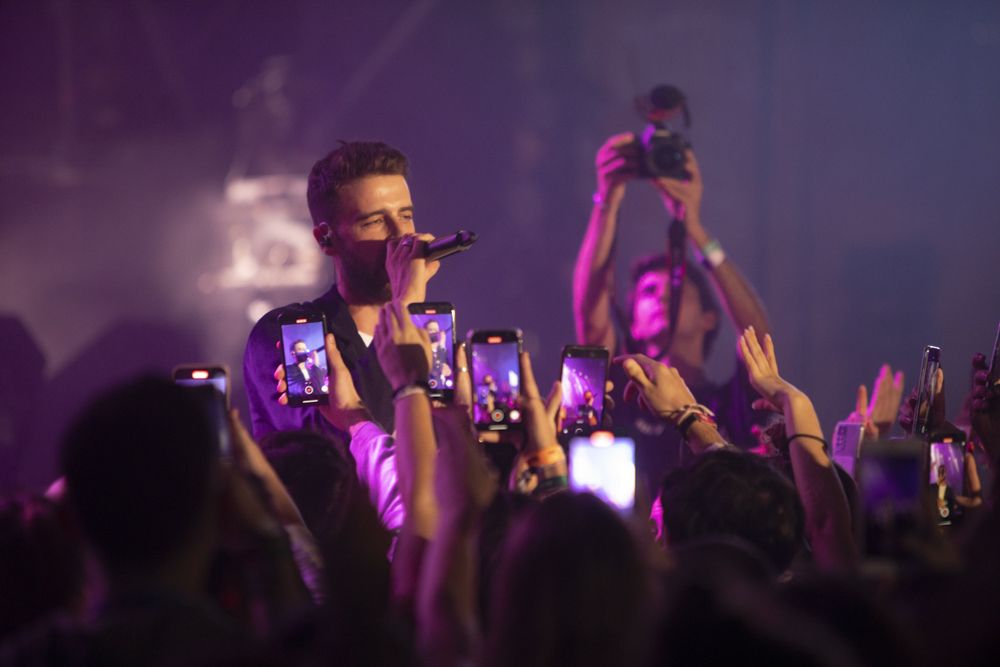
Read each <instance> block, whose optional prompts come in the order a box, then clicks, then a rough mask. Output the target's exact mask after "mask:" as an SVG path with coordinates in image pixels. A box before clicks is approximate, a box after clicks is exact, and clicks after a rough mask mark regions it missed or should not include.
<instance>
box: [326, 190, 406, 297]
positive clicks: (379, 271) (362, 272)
mask: <svg viewBox="0 0 1000 667" xmlns="http://www.w3.org/2000/svg"><path fill="white" fill-rule="evenodd" d="M338 194H339V195H340V201H339V204H338V207H337V208H338V215H337V222H336V225H335V227H334V230H335V233H336V255H335V256H336V259H337V263H338V269H339V271H338V273H339V276H340V278H341V279H342V280H343V281H344V282H345V283H346V284H345V285H344V287H346V288H347V290H348V291H349V293H350V294H351V295H353V296H354V297H355V300H360V301H364V302H369V303H385V302H387V301H389V299H390V298H391V291H390V290H389V276H388V274H387V273H386V270H385V252H386V241H387V240H388V239H391V238H396V237H398V236H402V235H404V234H412V233H414V231H415V230H414V226H413V200H412V199H411V198H410V188H409V186H408V185H407V183H406V179H405V178H403V177H402V176H395V175H390V176H365V177H364V178H359V179H358V180H356V181H352V182H350V183H348V184H346V185H344V186H342V187H341V188H340V190H339V193H338Z"/></svg>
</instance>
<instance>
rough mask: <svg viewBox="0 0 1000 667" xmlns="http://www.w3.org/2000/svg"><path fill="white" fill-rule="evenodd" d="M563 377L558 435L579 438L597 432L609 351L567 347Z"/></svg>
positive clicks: (601, 414) (585, 347)
mask: <svg viewBox="0 0 1000 667" xmlns="http://www.w3.org/2000/svg"><path fill="white" fill-rule="evenodd" d="M561 378H562V404H561V405H560V407H559V432H560V433H561V434H563V435H574V436H576V435H588V434H590V433H593V432H594V431H596V430H598V429H599V428H600V426H601V420H602V419H603V418H604V384H605V382H607V379H608V348H606V347H591V346H583V345H567V346H566V347H564V348H563V351H562V374H561Z"/></svg>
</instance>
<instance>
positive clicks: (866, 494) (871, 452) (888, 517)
mask: <svg viewBox="0 0 1000 667" xmlns="http://www.w3.org/2000/svg"><path fill="white" fill-rule="evenodd" d="M926 461H927V443H925V442H923V441H922V440H917V439H911V440H891V441H887V440H880V441H877V442H865V443H863V445H862V448H861V457H860V458H859V459H858V467H857V482H858V489H859V492H860V495H861V502H860V504H859V505H860V507H859V513H860V516H859V517H858V519H859V520H858V521H856V525H857V527H858V530H859V544H860V545H861V546H862V549H863V551H864V553H865V555H866V556H867V557H869V558H876V559H889V560H897V561H898V560H905V559H906V558H907V556H908V555H909V554H912V550H911V547H912V545H913V544H915V543H919V541H920V539H919V538H920V536H921V535H923V534H924V533H925V530H926V527H927V526H928V525H930V524H929V518H930V517H929V514H928V512H927V503H926V501H925V498H926V493H925V489H926V488H927V483H926V479H927V477H926V475H927V470H926Z"/></svg>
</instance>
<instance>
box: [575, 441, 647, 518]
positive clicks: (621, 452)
mask: <svg viewBox="0 0 1000 667" xmlns="http://www.w3.org/2000/svg"><path fill="white" fill-rule="evenodd" d="M569 486H570V488H571V489H573V490H574V491H578V492H584V493H592V494H594V495H595V496H597V497H598V498H600V499H601V500H603V501H604V502H606V503H607V504H608V505H610V506H611V507H613V508H615V509H616V510H618V511H619V512H621V513H623V514H629V513H631V512H632V509H633V508H634V507H635V440H633V439H632V438H616V437H615V436H614V435H613V434H611V433H609V432H608V431H595V432H594V433H592V434H591V435H590V437H586V438H584V437H576V438H573V439H572V440H570V442H569Z"/></svg>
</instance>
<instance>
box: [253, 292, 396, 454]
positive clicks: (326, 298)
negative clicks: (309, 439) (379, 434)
mask: <svg viewBox="0 0 1000 667" xmlns="http://www.w3.org/2000/svg"><path fill="white" fill-rule="evenodd" d="M283 312H291V313H296V312H301V313H305V312H311V313H314V312H320V313H323V315H325V316H326V330H327V331H328V332H329V333H332V334H333V335H334V337H335V338H336V340H337V349H338V350H340V354H341V355H342V356H343V357H344V364H345V365H346V366H347V369H348V370H349V371H350V372H351V377H352V378H354V386H355V387H356V388H357V390H358V394H360V395H361V399H362V400H363V401H364V402H365V405H366V406H367V407H368V410H369V411H370V412H371V414H372V416H373V417H374V418H375V420H376V421H377V422H378V423H379V424H380V425H381V426H382V428H383V429H384V430H385V432H386V433H392V431H393V428H394V425H393V408H392V388H391V387H390V386H389V381H388V380H387V379H386V377H385V373H383V372H382V367H381V366H379V363H378V359H377V358H376V356H375V349H374V346H372V347H366V346H365V344H364V342H363V341H362V340H361V336H360V335H359V334H358V328H357V327H356V326H355V324H354V320H352V319H351V314H350V313H349V312H348V310H347V304H346V303H345V302H344V299H343V298H342V297H341V296H340V293H339V292H338V291H337V286H336V285H334V286H333V287H331V288H330V290H329V291H328V292H327V293H326V294H324V295H323V296H321V297H319V298H318V299H315V300H314V301H307V302H305V303H293V304H290V305H288V306H284V307H282V308H276V309H274V310H272V311H271V312H269V313H267V314H266V315H264V317H262V318H260V320H259V321H258V322H257V324H256V325H254V328H253V330H252V331H251V332H250V337H249V339H248V340H247V347H246V352H245V353H244V355H243V381H244V383H245V384H246V390H247V398H248V399H249V401H250V419H251V423H252V426H253V435H254V438H256V439H258V440H259V439H260V438H261V437H263V436H265V435H267V434H268V433H271V432H273V431H289V430H294V429H306V430H309V431H319V432H322V433H326V434H328V435H331V436H334V437H335V438H337V439H341V440H342V439H343V438H344V436H345V434H343V433H341V432H339V431H337V430H336V429H335V428H334V427H333V426H331V425H330V423H329V422H327V421H326V419H324V418H323V416H322V415H320V414H319V412H318V411H317V409H316V408H315V407H302V408H291V407H288V406H285V405H279V404H278V401H277V396H278V395H277V391H276V390H275V385H276V384H277V382H276V381H275V379H274V371H275V369H276V368H277V367H278V365H279V364H280V363H282V358H281V350H280V349H279V348H278V346H277V342H278V341H279V340H280V338H281V330H280V328H279V326H278V315H279V314H281V313H283Z"/></svg>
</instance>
